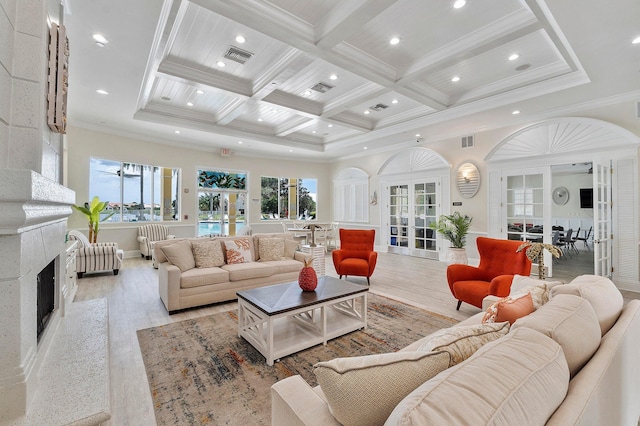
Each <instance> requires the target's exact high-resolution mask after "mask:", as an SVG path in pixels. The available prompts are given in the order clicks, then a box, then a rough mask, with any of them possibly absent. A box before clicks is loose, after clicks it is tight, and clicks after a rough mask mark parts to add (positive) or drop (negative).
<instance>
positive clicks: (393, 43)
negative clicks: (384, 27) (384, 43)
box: [389, 37, 400, 46]
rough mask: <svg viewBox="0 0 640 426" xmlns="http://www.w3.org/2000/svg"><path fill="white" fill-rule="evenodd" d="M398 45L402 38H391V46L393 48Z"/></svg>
mask: <svg viewBox="0 0 640 426" xmlns="http://www.w3.org/2000/svg"><path fill="white" fill-rule="evenodd" d="M398 43H400V37H391V40H389V44H390V45H392V46H395V45H396V44H398Z"/></svg>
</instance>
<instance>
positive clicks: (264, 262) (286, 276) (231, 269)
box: [154, 233, 311, 313]
mask: <svg viewBox="0 0 640 426" xmlns="http://www.w3.org/2000/svg"><path fill="white" fill-rule="evenodd" d="M261 241H264V244H262V248H261V245H260V242H261ZM227 246H228V247H227ZM230 247H231V248H234V250H232V251H229V250H231V249H230ZM297 248H298V242H296V241H294V240H293V239H292V237H291V235H289V234H286V233H277V234H255V235H253V236H238V237H216V238H209V237H203V238H189V239H185V238H178V239H174V240H165V241H157V242H156V243H155V247H154V250H155V257H156V260H157V262H158V286H159V291H160V299H162V302H163V303H164V306H165V307H166V308H167V311H169V313H172V312H174V311H178V310H181V309H186V308H191V307H194V306H202V305H208V304H211V303H217V302H224V301H228V300H233V299H236V298H237V297H236V292H237V291H240V290H246V289H250V288H255V287H261V286H265V285H270V284H277V283H284V282H288V281H295V280H297V279H298V274H299V272H300V269H302V267H303V266H304V260H305V259H309V258H310V257H311V256H309V255H307V254H304V253H302V252H300V251H297ZM243 253H244V258H242V255H243ZM261 254H262V257H261ZM230 257H231V260H230ZM234 259H235V260H234ZM233 261H235V262H239V263H232V262H233Z"/></svg>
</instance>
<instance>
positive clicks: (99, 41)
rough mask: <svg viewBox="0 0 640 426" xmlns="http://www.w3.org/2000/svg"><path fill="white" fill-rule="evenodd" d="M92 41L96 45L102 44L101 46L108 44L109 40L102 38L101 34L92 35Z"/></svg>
mask: <svg viewBox="0 0 640 426" xmlns="http://www.w3.org/2000/svg"><path fill="white" fill-rule="evenodd" d="M93 39H94V40H95V41H97V42H98V43H102V45H105V44H107V43H109V40H107V39H106V37H105V36H103V35H102V34H94V35H93Z"/></svg>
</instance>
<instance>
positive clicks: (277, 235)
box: [251, 232, 297, 262]
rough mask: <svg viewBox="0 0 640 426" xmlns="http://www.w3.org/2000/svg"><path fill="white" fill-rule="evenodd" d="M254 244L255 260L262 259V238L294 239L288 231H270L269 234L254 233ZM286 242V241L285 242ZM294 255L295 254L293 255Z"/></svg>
mask: <svg viewBox="0 0 640 426" xmlns="http://www.w3.org/2000/svg"><path fill="white" fill-rule="evenodd" d="M251 238H252V241H251V242H252V244H253V250H254V257H253V260H254V262H255V261H258V260H260V240H261V239H263V238H283V239H284V240H285V241H293V235H291V234H288V233H283V232H280V233H277V232H274V233H269V234H266V233H265V234H254V235H253V236H252V237H251ZM285 244H286V243H285ZM296 248H297V241H296ZM291 257H293V256H291Z"/></svg>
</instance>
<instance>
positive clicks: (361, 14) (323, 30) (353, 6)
mask: <svg viewBox="0 0 640 426" xmlns="http://www.w3.org/2000/svg"><path fill="white" fill-rule="evenodd" d="M395 3H397V0H393V1H390V0H349V1H342V2H340V3H338V4H337V5H336V6H335V7H334V8H333V9H332V10H331V11H329V13H327V14H326V15H325V16H323V17H322V19H320V21H319V22H318V24H317V25H316V28H315V32H316V45H317V46H318V47H319V48H321V49H331V48H333V47H334V46H335V45H336V44H338V43H340V42H341V41H342V40H346V39H348V38H349V37H350V36H352V35H353V34H357V33H358V31H359V30H360V28H362V26H363V25H364V24H366V23H367V22H369V21H370V20H372V19H373V18H375V17H376V16H378V15H379V14H380V13H382V12H383V11H385V10H386V9H388V8H389V7H390V6H392V5H393V4H395Z"/></svg>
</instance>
